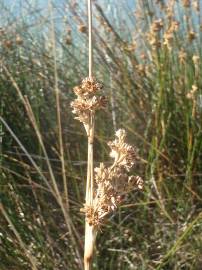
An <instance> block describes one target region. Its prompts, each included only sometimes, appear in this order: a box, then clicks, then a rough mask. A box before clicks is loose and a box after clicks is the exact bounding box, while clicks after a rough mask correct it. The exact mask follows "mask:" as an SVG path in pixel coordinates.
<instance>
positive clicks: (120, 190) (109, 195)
mask: <svg viewBox="0 0 202 270" xmlns="http://www.w3.org/2000/svg"><path fill="white" fill-rule="evenodd" d="M125 139H126V132H125V130H123V129H120V130H118V131H117V132H116V139H115V140H114V141H112V142H109V143H108V144H109V146H110V148H111V153H110V155H111V157H113V158H114V162H113V164H112V165H111V166H109V167H106V166H105V165H104V164H103V163H100V166H99V167H97V168H95V170H94V177H95V182H96V189H95V190H94V199H93V205H92V206H89V205H86V204H85V205H84V208H83V210H82V211H83V212H85V214H86V219H87V221H88V223H89V225H92V226H100V225H101V224H102V223H103V220H104V218H105V217H106V215H108V214H109V213H110V212H112V211H114V210H115V209H116V208H117V206H118V205H119V204H120V203H121V201H122V198H123V197H124V195H125V194H127V193H129V192H130V191H132V190H135V189H140V190H141V189H142V188H143V180H142V179H141V177H140V176H134V175H132V176H129V175H128V172H129V171H130V169H131V168H132V167H133V165H134V163H135V161H136V160H137V151H136V149H135V148H134V147H132V146H131V145H129V144H127V143H126V142H125Z"/></svg>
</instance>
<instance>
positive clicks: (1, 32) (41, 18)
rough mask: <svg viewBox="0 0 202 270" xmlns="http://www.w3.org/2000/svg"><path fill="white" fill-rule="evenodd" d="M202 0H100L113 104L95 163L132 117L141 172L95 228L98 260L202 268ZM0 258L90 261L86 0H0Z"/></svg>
mask: <svg viewBox="0 0 202 270" xmlns="http://www.w3.org/2000/svg"><path fill="white" fill-rule="evenodd" d="M201 8H202V3H201V1H200V0H196V1H194V0H190V1H189V0H133V1H132V0H120V1H114V0H110V1H109V0H108V1H107V0H97V1H94V2H93V12H94V17H93V20H94V29H93V35H94V58H95V66H94V69H95V75H96V77H97V78H98V79H99V80H100V81H101V82H103V84H104V91H105V94H106V96H107V97H108V107H107V109H106V110H105V111H104V112H101V113H98V115H97V119H96V143H95V144H96V147H95V160H96V162H95V163H98V162H100V161H107V162H110V159H109V157H108V151H109V149H108V146H107V144H106V142H107V141H108V140H109V139H112V138H113V134H114V131H115V130H116V129H118V128H125V129H126V130H127V132H128V137H129V141H130V142H131V143H133V144H134V145H136V146H137V147H138V149H139V155H140V157H141V159H140V162H139V163H138V164H137V166H136V168H135V170H136V172H137V173H138V174H139V175H141V176H142V178H143V179H144V181H145V187H144V191H143V192H141V193H140V192H132V193H131V194H130V196H128V197H127V198H126V199H125V200H124V204H123V206H122V207H121V208H120V209H118V211H117V212H116V213H115V214H114V215H113V216H112V217H110V219H109V222H108V223H106V224H105V225H104V226H103V227H102V228H101V232H100V234H99V236H98V239H97V250H96V258H95V261H94V269H100V270H115V269H117V270H129V269H138V270H141V269H142V270H149V269H156V270H157V269H165V270H181V269H182V270H188V269H190V270H191V269H192V270H201V269H202V214H201V211H202V90H201V89H202V79H201V75H202V74H201V64H202V61H201V60H202V58H201V57H202V47H201V44H202V43H201V41H202V10H201ZM0 14H1V19H0V27H1V28H0V69H1V72H0V76H1V79H0V102H1V105H0V200H1V202H0V203H1V204H0V270H18V269H19V270H28V269H34V270H36V269H40V270H52V269H53V270H59V269H69V270H78V269H82V267H81V266H80V262H81V260H82V256H83V236H84V216H83V215H82V213H80V208H81V207H82V204H83V203H84V189H85V177H86V155H87V152H86V146H87V143H86V137H85V132H84V130H83V127H82V125H81V124H80V123H79V122H78V121H76V120H74V119H73V115H72V113H71V109H70V102H71V101H72V99H73V98H74V95H73V93H72V88H73V87H74V86H75V85H77V84H78V83H79V82H80V81H81V79H83V78H84V77H86V76H87V70H88V66H87V55H88V53H87V42H88V37H87V14H86V1H76V0H62V1H56V0H55V1H51V0H50V1H48V0H47V1H45V0H44V1H42V0H41V1H36V0H35V1H34V0H33V1H31V0H26V1H21V0H16V1H15V0H13V1H4V0H0Z"/></svg>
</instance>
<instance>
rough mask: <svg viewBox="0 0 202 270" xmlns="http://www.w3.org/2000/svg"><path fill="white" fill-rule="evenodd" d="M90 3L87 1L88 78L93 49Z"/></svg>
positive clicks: (90, 73)
mask: <svg viewBox="0 0 202 270" xmlns="http://www.w3.org/2000/svg"><path fill="white" fill-rule="evenodd" d="M92 43H93V42H92V1H91V0H88V50H89V55H88V57H89V77H90V78H91V77H92V75H93V74H92V71H93V47H92Z"/></svg>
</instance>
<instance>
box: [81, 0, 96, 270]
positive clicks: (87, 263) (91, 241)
mask: <svg viewBox="0 0 202 270" xmlns="http://www.w3.org/2000/svg"><path fill="white" fill-rule="evenodd" d="M88 35H89V47H88V48H89V78H92V69H93V47H92V2H91V0H88ZM89 118H90V119H89V132H88V166H87V181H86V205H88V206H92V205H93V183H94V179H93V174H94V173H93V171H94V166H93V142H94V126H95V117H94V113H91V114H90V115H89ZM95 239H96V229H95V227H94V226H90V225H89V224H88V222H87V220H86V221H85V246H84V269H85V270H91V267H92V260H93V249H94V245H95Z"/></svg>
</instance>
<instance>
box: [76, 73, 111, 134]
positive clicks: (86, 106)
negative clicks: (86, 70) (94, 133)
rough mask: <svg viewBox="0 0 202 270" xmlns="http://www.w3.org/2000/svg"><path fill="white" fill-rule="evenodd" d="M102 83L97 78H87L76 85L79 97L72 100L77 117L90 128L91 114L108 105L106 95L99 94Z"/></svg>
mask: <svg viewBox="0 0 202 270" xmlns="http://www.w3.org/2000/svg"><path fill="white" fill-rule="evenodd" d="M101 88H102V85H101V84H100V83H98V82H97V81H96V79H95V78H85V79H84V80H83V81H82V83H81V85H79V86H76V87H74V89H73V90H74V93H75V94H76V96H77V98H76V99H75V100H74V101H72V102H71V107H72V108H73V111H72V112H73V114H75V115H76V117H75V119H77V120H79V121H80V122H82V123H83V124H84V126H85V128H86V130H88V126H89V122H90V116H91V115H92V114H94V113H95V111H96V110H99V109H101V108H103V107H105V106H106V102H107V101H106V98H105V96H99V95H98V92H100V90H101Z"/></svg>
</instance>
